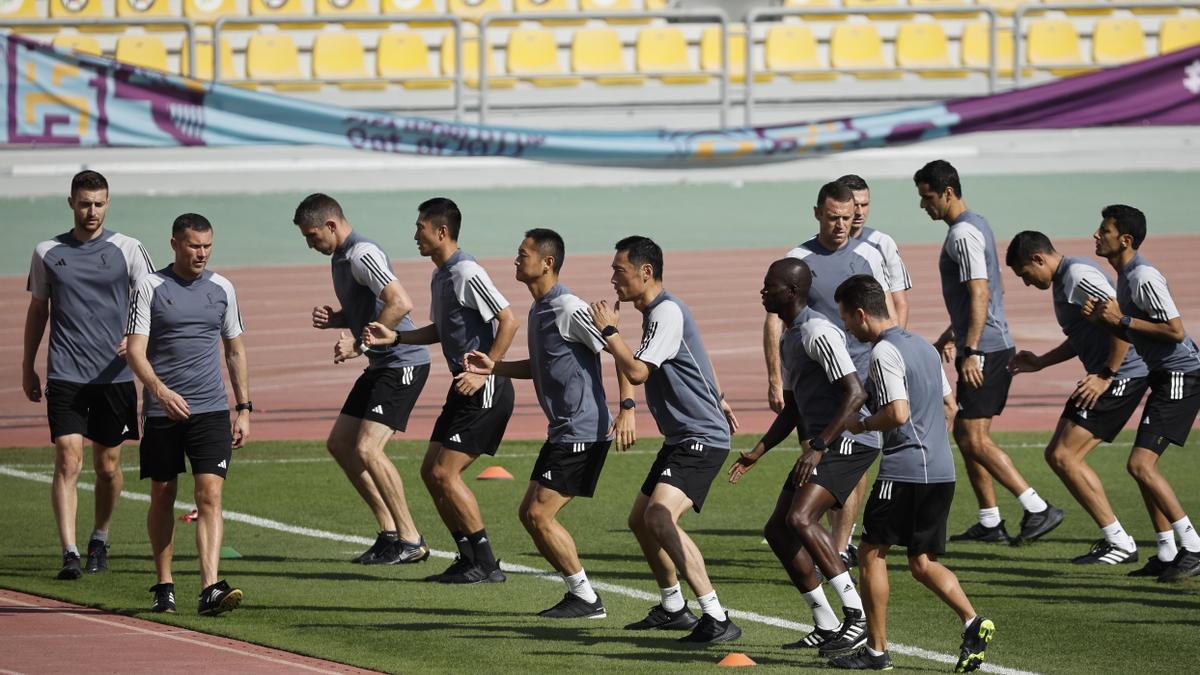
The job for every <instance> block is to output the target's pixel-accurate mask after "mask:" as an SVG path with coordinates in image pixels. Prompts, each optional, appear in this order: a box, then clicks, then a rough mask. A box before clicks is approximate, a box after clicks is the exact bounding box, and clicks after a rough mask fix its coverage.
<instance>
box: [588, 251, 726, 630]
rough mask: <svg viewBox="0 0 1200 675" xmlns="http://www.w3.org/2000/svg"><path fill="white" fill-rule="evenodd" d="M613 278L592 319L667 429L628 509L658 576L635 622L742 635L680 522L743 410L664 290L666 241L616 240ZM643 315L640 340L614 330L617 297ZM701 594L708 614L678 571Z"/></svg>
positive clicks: (704, 488) (700, 498) (687, 317)
mask: <svg viewBox="0 0 1200 675" xmlns="http://www.w3.org/2000/svg"><path fill="white" fill-rule="evenodd" d="M616 251H617V252H616V255H614V256H613V263H612V270H613V273H612V285H613V288H614V289H615V290H616V292H617V301H616V303H614V304H613V306H612V307H609V305H608V303H607V302H606V301H603V300H602V301H600V302H596V303H592V306H591V314H592V321H593V323H594V324H595V327H596V329H597V330H599V331H600V335H601V336H602V337H603V338H604V343H605V346H606V347H607V349H608V351H609V352H610V353H611V354H612V355H613V358H615V359H616V362H617V369H618V370H619V371H620V372H621V374H623V375H624V376H625V378H626V379H627V380H628V381H629V382H631V383H632V384H634V385H639V384H645V385H646V403H647V405H648V406H649V408H650V414H651V415H653V416H654V421H655V422H656V423H657V424H658V430H659V432H661V433H662V435H663V436H664V439H663V447H662V449H661V450H659V452H658V457H657V458H655V460H654V464H653V465H652V466H651V467H650V471H649V473H648V474H647V475H646V480H645V482H643V483H642V490H641V494H639V495H638V496H637V499H636V500H634V502H633V509H632V510H631V511H630V513H629V528H630V529H631V530H633V534H634V536H635V537H637V540H638V544H639V545H640V546H641V547H642V553H643V555H645V557H646V562H647V563H649V565H650V570H651V572H653V574H654V578H655V580H656V581H657V582H658V588H659V595H660V597H661V602H660V603H659V604H657V605H655V606H654V607H652V608H651V609H650V612H649V614H647V616H646V618H644V619H642V620H641V621H637V622H635V623H631V624H629V625H627V626H625V628H626V629H629V630H688V629H690V630H691V633H689V634H688V635H685V636H684V637H682V638H680V642H684V643H692V644H715V643H718V642H728V641H731V640H736V639H738V638H739V637H741V635H742V629H741V628H738V626H737V624H735V623H734V622H733V620H732V619H731V618H729V616H728V614H726V612H725V610H724V609H723V608H722V607H721V601H720V600H718V599H717V592H716V590H714V589H713V587H712V584H711V583H710V582H709V579H708V571H707V570H706V569H705V566H704V557H703V556H702V555H701V553H700V549H699V548H697V547H696V544H695V542H693V541H692V539H691V537H689V536H688V534H687V533H686V532H684V531H683V528H681V527H680V526H679V518H680V516H682V515H683V514H684V512H686V511H687V510H688V508H689V507H690V508H692V509H693V510H695V511H696V512H697V513H699V512H700V509H701V508H702V507H703V506H704V499H705V497H707V496H708V489H709V487H710V486H711V485H712V481H713V479H714V478H716V476H717V473H718V472H719V471H720V470H721V466H722V464H724V462H725V458H726V457H727V456H728V455H729V447H730V445H731V438H730V434H731V432H732V431H736V430H737V418H736V417H735V416H734V414H733V410H732V409H731V408H730V407H729V404H728V403H726V402H725V397H724V395H722V394H721V387H720V383H719V382H718V381H717V375H716V372H715V371H714V370H713V367H712V362H711V361H710V360H709V358H708V353H707V352H706V351H705V349H704V343H703V342H702V341H701V340H700V332H699V330H698V329H697V328H696V322H695V321H694V320H693V319H692V313H691V311H690V310H689V309H688V307H687V305H685V304H684V303H683V301H682V300H680V299H679V298H676V297H675V296H674V295H673V294H671V293H670V292H668V291H667V290H665V289H664V288H663V284H662V275H663V258H662V249H661V248H659V247H658V244H656V243H654V242H653V241H652V240H650V239H648V238H647V237H640V236H633V237H626V238H624V239H622V240H621V241H619V242H617V245H616ZM622 302H631V303H633V306H634V307H635V308H637V310H638V311H639V312H641V313H642V341H641V346H640V347H639V348H638V350H637V351H636V352H635V351H632V350H630V349H629V347H627V346H626V345H625V342H624V340H622V339H621V337H620V334H619V333H618V325H617V324H618V320H619V317H620V315H619V311H620V304H621V303H622ZM680 575H682V576H683V578H684V579H686V580H687V582H688V585H689V586H691V587H692V591H693V592H694V593H695V594H696V599H697V600H698V601H699V603H700V609H701V611H702V612H703V617H702V618H701V619H700V620H699V621H697V620H696V617H695V616H694V615H693V614H692V613H691V612H689V611H688V608H687V602H686V601H685V600H684V598H683V593H682V591H681V590H680V587H679V576H680Z"/></svg>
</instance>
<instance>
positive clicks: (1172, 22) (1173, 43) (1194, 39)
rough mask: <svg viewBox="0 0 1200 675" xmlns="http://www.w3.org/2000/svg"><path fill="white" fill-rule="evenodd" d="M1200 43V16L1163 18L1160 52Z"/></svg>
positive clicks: (1160, 32)
mask: <svg viewBox="0 0 1200 675" xmlns="http://www.w3.org/2000/svg"><path fill="white" fill-rule="evenodd" d="M1195 45H1200V16H1188V17H1183V16H1179V17H1171V18H1170V19H1163V22H1162V25H1161V26H1160V27H1159V29H1158V53H1159V54H1166V53H1168V52H1177V51H1179V50H1180V49H1187V48H1188V47H1192V46H1195Z"/></svg>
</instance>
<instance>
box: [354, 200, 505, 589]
mask: <svg viewBox="0 0 1200 675" xmlns="http://www.w3.org/2000/svg"><path fill="white" fill-rule="evenodd" d="M461 221H462V214H461V212H460V211H459V209H458V206H457V205H456V204H455V203H454V202H452V201H450V200H449V199H446V198H444V197H436V198H434V199H430V200H428V201H425V202H423V203H422V204H421V205H420V206H418V207H417V223H416V234H415V235H414V236H413V239H414V240H416V242H417V250H418V251H420V253H421V255H423V256H425V257H427V258H429V259H430V260H431V261H432V262H433V264H434V265H435V266H436V267H437V269H436V270H434V272H433V280H432V282H431V289H432V295H433V298H432V306H431V307H430V312H429V313H430V319H431V320H432V323H430V324H429V325H427V326H424V327H421V328H417V329H415V330H400V331H396V330H393V328H392V327H391V326H385V325H383V324H381V323H379V322H378V321H376V322H373V323H371V324H370V325H369V326H368V335H367V337H366V343H367V344H368V345H369V346H386V345H429V344H433V343H435V342H440V343H441V344H442V354H443V355H444V356H445V357H446V364H447V365H448V366H449V368H450V373H451V375H453V376H454V379H453V381H452V382H451V383H450V390H449V391H448V392H447V393H446V404H445V405H444V406H442V414H441V415H439V416H438V419H437V422H436V423H435V424H434V426H433V433H432V434H431V435H430V438H429V448H428V449H427V450H426V452H425V460H424V461H423V462H422V464H421V478H422V480H424V481H425V486H426V487H427V488H428V489H429V494H430V496H432V497H433V503H434V505H435V506H436V507H437V510H438V515H440V516H441V518H442V522H443V523H444V524H445V525H446V528H447V529H448V530H449V531H450V536H451V537H453V538H454V543H455V544H456V545H457V546H458V557H457V558H456V559H455V560H454V562H453V563H452V564H451V565H450V567H449V568H447V569H446V571H445V572H442V573H441V574H433V575H430V576H428V577H426V581H438V582H441V583H445V584H478V583H500V582H503V581H505V580H506V577H505V576H504V572H502V571H500V561H499V560H497V559H496V555H495V553H493V552H492V544H491V540H490V539H488V535H487V530H486V529H484V525H483V516H482V515H481V514H480V512H479V502H478V501H476V499H475V494H474V493H473V492H471V488H469V487H467V484H466V483H465V482H464V481H463V479H462V474H463V472H464V471H466V470H467V468H468V467H470V466H471V464H472V463H474V462H475V460H477V459H479V456H480V455H495V454H496V450H497V449H498V448H499V447H500V441H501V439H502V438H503V437H504V429H505V427H507V426H508V420H509V418H510V417H511V416H512V411H513V386H512V381H511V380H509V379H508V378H507V377H504V376H502V375H497V374H494V373H493V374H490V375H483V374H479V373H472V372H468V371H467V370H466V368H465V364H464V363H463V356H464V355H465V354H469V353H471V352H476V351H478V352H482V353H485V354H486V355H487V357H488V358H489V359H491V360H492V361H493V362H496V361H502V360H504V354H505V352H507V351H508V347H509V345H510V344H512V339H513V336H514V335H516V332H517V318H516V316H514V315H513V311H512V308H511V307H509V305H508V300H505V299H504V296H503V295H501V294H500V291H498V290H496V287H495V285H493V284H492V280H491V277H489V276H488V273H487V272H486V271H484V269H483V267H482V266H481V265H480V264H479V263H478V262H476V261H475V258H474V257H472V256H471V255H470V254H468V253H467V252H466V251H463V250H462V249H460V248H459V247H458V233H459V226H460V224H461Z"/></svg>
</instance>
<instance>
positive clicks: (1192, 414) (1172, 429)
mask: <svg viewBox="0 0 1200 675" xmlns="http://www.w3.org/2000/svg"><path fill="white" fill-rule="evenodd" d="M1197 413H1200V370H1196V371H1192V372H1190V373H1176V372H1171V371H1166V370H1157V371H1154V372H1152V373H1150V396H1148V397H1147V398H1146V407H1145V408H1144V409H1143V410H1142V423H1141V424H1140V425H1139V426H1138V431H1137V439H1136V440H1135V441H1134V447H1135V448H1146V449H1147V450H1151V451H1153V452H1155V453H1157V454H1160V455H1161V454H1162V453H1163V451H1164V450H1166V449H1167V446H1168V445H1170V444H1172V443H1174V444H1175V445H1183V444H1184V443H1186V442H1187V438H1188V434H1189V433H1190V432H1191V430H1192V424H1194V423H1195V422H1196V415H1197Z"/></svg>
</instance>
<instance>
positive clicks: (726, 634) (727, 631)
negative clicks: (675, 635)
mask: <svg viewBox="0 0 1200 675" xmlns="http://www.w3.org/2000/svg"><path fill="white" fill-rule="evenodd" d="M740 637H742V629H741V628H738V625H737V624H736V623H734V622H733V619H731V618H729V615H728V614H726V615H725V620H724V621H717V619H716V618H715V617H714V616H713V615H712V614H701V615H700V620H699V621H697V622H696V626H695V627H694V628H692V632H691V633H688V634H687V635H684V636H683V637H681V638H679V642H682V643H684V644H694V645H715V644H717V643H718V642H732V641H733V640H736V639H738V638H740Z"/></svg>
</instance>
